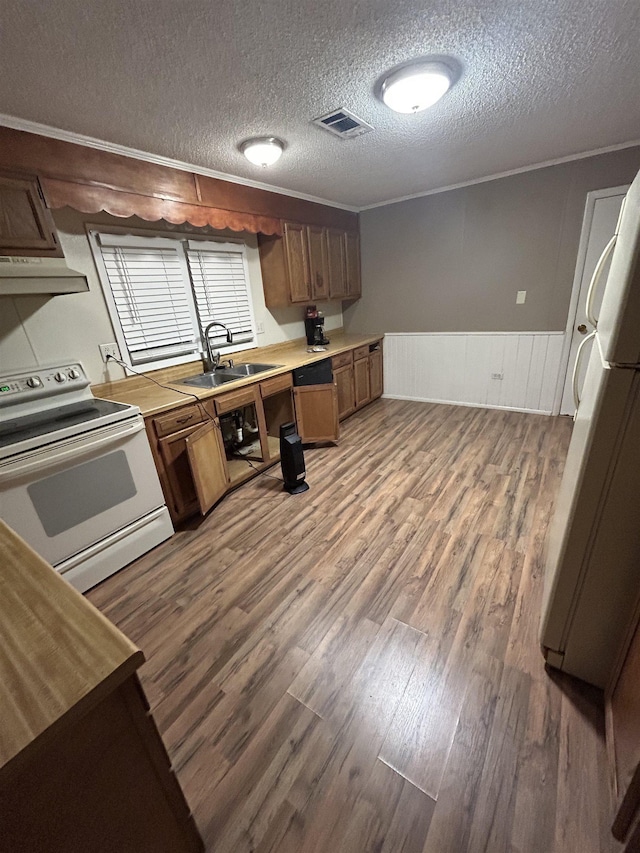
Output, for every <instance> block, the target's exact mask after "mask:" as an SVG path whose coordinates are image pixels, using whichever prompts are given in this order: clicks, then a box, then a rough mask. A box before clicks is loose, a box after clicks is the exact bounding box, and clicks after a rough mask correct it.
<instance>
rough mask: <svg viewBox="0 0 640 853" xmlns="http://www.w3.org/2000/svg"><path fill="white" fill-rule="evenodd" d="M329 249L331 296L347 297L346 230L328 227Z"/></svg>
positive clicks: (335, 297)
mask: <svg viewBox="0 0 640 853" xmlns="http://www.w3.org/2000/svg"><path fill="white" fill-rule="evenodd" d="M327 245H328V249H329V297H330V298H331V299H345V298H346V296H347V274H346V273H347V271H346V258H345V232H344V231H338V229H337V228H327Z"/></svg>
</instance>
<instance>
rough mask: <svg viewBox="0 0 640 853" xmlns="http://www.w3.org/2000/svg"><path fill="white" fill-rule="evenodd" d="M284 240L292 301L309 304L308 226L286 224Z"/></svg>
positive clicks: (293, 223) (292, 223)
mask: <svg viewBox="0 0 640 853" xmlns="http://www.w3.org/2000/svg"><path fill="white" fill-rule="evenodd" d="M283 239H284V251H285V260H286V268H287V279H288V282H289V295H290V297H291V301H292V302H308V301H309V300H310V299H311V276H310V274H309V248H308V239H307V227H306V225H297V224H296V223H295V222H285V223H284V235H283Z"/></svg>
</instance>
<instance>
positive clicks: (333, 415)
mask: <svg viewBox="0 0 640 853" xmlns="http://www.w3.org/2000/svg"><path fill="white" fill-rule="evenodd" d="M380 346H381V342H379V341H378V342H376V343H374V344H371V345H369V344H366V345H363V346H360V347H356V348H355V349H353V350H347V351H345V352H342V353H340V354H339V355H336V356H333V358H332V368H333V384H326V385H306V386H305V385H303V386H298V387H295V388H294V387H293V382H292V375H291V373H286V374H281V375H279V376H274V377H272V378H270V379H264V380H262V381H256V382H254V383H252V384H250V385H245V386H243V387H241V388H238V389H237V390H235V391H226V392H224V393H222V394H218V395H217V396H215V397H212V398H211V399H209V400H206V401H205V402H204V403H201V404H199V405H197V404H193V403H190V404H188V405H185V406H180V407H178V408H176V409H172V410H171V411H170V412H166V413H165V414H162V415H156V416H155V417H150V418H147V423H146V426H147V435H148V437H149V443H150V444H151V450H152V453H153V456H154V459H155V462H156V467H157V469H158V474H159V477H160V483H161V484H162V488H163V491H164V495H165V499H166V502H167V506H168V508H169V512H170V513H171V518H172V520H173V522H174V524H178V523H179V522H181V521H183V520H184V519H186V518H188V517H189V516H191V515H194V514H195V513H198V512H200V513H202V514H203V515H204V514H205V513H207V512H208V511H209V510H210V509H211V508H212V507H213V506H214V505H215V504H216V503H217V502H218V501H219V500H220V499H221V498H222V497H223V496H224V495H225V494H226V492H228V491H230V490H231V489H233V488H235V487H236V486H238V485H240V484H241V483H243V482H245V481H246V480H248V479H250V478H251V477H254V476H255V474H256V473H257V472H261V471H263V470H264V469H265V468H268V467H269V466H270V465H273V463H274V462H277V461H278V459H279V458H280V426H281V425H282V424H283V423H288V422H291V421H294V422H295V423H296V425H297V430H298V433H299V435H300V437H301V438H302V440H303V441H304V442H308V443H311V442H325V441H337V440H338V438H339V436H340V426H339V421H340V420H344V418H347V417H349V415H351V414H353V412H355V411H356V409H359V408H360V407H362V406H364V405H366V404H367V403H368V402H370V401H371V400H374V399H375V398H376V397H379V396H380V395H381V394H382V350H381V349H380ZM238 413H240V414H241V415H242V416H243V418H244V420H245V422H248V423H249V425H250V427H251V429H249V430H246V431H245V441H244V446H243V448H241V449H242V450H246V451H247V453H246V454H245V455H240V454H238V453H237V452H235V451H237V447H236V445H235V444H234V443H233V440H231V441H230V431H231V435H232V436H233V429H232V428H233V426H234V418H236V417H237V415H238Z"/></svg>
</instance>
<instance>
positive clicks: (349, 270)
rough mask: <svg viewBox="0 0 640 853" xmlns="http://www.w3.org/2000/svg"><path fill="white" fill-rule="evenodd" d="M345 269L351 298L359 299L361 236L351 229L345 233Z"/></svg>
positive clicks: (360, 290)
mask: <svg viewBox="0 0 640 853" xmlns="http://www.w3.org/2000/svg"><path fill="white" fill-rule="evenodd" d="M344 252H345V269H346V275H347V281H346V290H347V296H348V297H349V299H358V298H359V297H360V295H361V292H362V288H361V285H360V237H359V236H358V234H354V233H353V232H351V231H347V232H346V234H345V235H344Z"/></svg>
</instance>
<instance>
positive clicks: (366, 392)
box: [353, 355, 371, 409]
mask: <svg viewBox="0 0 640 853" xmlns="http://www.w3.org/2000/svg"><path fill="white" fill-rule="evenodd" d="M353 383H354V387H355V404H356V409H359V408H360V407H361V406H366V404H367V403H368V402H370V400H371V385H370V382H369V356H368V355H367V356H365V358H359V359H354V362H353Z"/></svg>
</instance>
